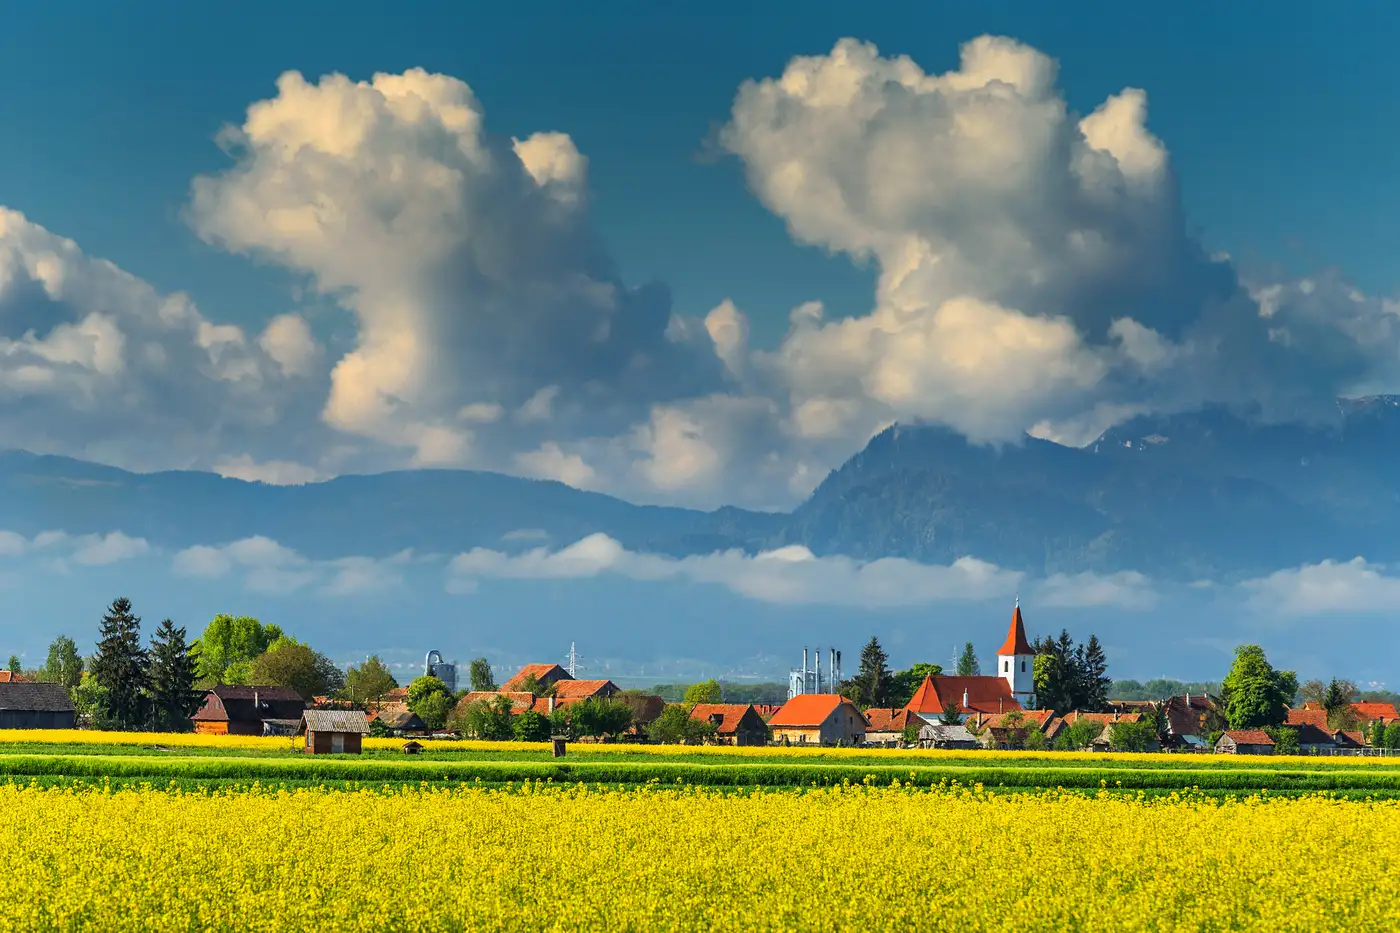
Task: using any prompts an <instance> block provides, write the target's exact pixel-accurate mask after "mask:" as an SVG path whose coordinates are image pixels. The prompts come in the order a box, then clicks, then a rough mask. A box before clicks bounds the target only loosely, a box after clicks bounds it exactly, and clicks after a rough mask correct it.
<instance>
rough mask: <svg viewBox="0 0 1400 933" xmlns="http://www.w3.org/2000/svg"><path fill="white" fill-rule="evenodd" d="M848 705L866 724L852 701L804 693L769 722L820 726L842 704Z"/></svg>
mask: <svg viewBox="0 0 1400 933" xmlns="http://www.w3.org/2000/svg"><path fill="white" fill-rule="evenodd" d="M843 703H845V704H847V705H848V706H850V707H851V709H852V710H853V711H854V712H855V713H856V715H857V716H860V717H861V722H862V723H864V722H865V721H866V720H865V714H864V713H862V712H861V711H860V709H859V708H858V707H857V706H856V705H855V704H854V703H852V702H851V701H850V700H848V699H846V698H845V697H843V696H840V695H838V694H835V693H804V694H802V695H801V696H795V697H793V698H792V699H791V700H788V701H787V702H786V703H784V704H783V707H782V709H780V710H778V711H777V712H776V713H774V714H773V718H772V719H770V720H768V725H770V726H798V727H801V726H819V725H821V724H822V723H824V722H826V719H827V717H828V716H830V715H831V714H832V713H833V712H835V711H836V708H837V707H838V706H840V705H841V704H843Z"/></svg>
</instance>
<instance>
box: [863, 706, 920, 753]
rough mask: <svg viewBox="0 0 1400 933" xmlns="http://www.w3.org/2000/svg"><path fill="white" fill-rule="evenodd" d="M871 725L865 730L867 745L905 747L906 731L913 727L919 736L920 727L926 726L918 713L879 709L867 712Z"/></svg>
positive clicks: (866, 716) (866, 715)
mask: <svg viewBox="0 0 1400 933" xmlns="http://www.w3.org/2000/svg"><path fill="white" fill-rule="evenodd" d="M865 718H866V720H867V721H869V723H870V725H869V726H868V727H866V730H865V744H867V745H903V744H904V730H906V729H908V728H909V727H911V726H912V727H913V728H914V731H915V733H916V734H917V732H918V730H919V727H920V726H924V725H926V723H925V722H924V720H923V718H922V717H920V716H919V714H918V713H916V712H914V711H912V710H908V709H877V708H874V707H872V708H871V709H868V710H866V711H865Z"/></svg>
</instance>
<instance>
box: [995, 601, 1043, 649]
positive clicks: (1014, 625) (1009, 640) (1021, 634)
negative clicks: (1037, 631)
mask: <svg viewBox="0 0 1400 933" xmlns="http://www.w3.org/2000/svg"><path fill="white" fill-rule="evenodd" d="M1018 654H1035V651H1034V650H1033V649H1032V648H1031V643H1030V642H1029V641H1027V640H1026V623H1025V622H1024V621H1023V620H1022V619H1021V597H1019V596H1017V597H1016V610H1015V611H1014V612H1012V613H1011V630H1010V631H1009V632H1007V633H1006V641H1004V642H1002V645H1001V647H1000V648H998V649H997V655H998V656H1005V655H1012V656H1015V655H1018Z"/></svg>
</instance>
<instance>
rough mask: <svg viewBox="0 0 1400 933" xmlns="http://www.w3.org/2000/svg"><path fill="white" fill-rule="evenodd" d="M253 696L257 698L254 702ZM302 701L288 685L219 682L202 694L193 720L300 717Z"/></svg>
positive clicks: (212, 720) (250, 720) (260, 719)
mask: <svg viewBox="0 0 1400 933" xmlns="http://www.w3.org/2000/svg"><path fill="white" fill-rule="evenodd" d="M255 697H256V699H257V702H256V703H255V702H254V698H255ZM305 708H306V702H305V701H304V700H302V698H301V694H299V693H297V692H296V691H295V690H293V689H292V688H291V687H273V686H269V685H265V684H264V685H256V686H251V687H245V686H242V685H241V684H219V685H218V686H217V687H214V688H213V689H211V690H209V691H207V692H206V693H205V694H204V705H203V706H201V707H200V708H199V712H197V713H195V714H194V715H193V716H192V717H190V718H191V719H193V720H194V721H195V722H261V721H263V720H265V719H294V720H297V721H298V722H300V721H301V711H302V710H303V709H305Z"/></svg>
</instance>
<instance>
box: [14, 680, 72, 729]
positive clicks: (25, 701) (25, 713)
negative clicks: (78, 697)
mask: <svg viewBox="0 0 1400 933" xmlns="http://www.w3.org/2000/svg"><path fill="white" fill-rule="evenodd" d="M77 719H78V714H77V711H76V710H75V709H74V708H73V701H72V700H71V699H69V697H68V690H67V688H65V687H64V686H63V684H35V683H28V682H16V681H8V682H5V683H0V729H72V728H74V727H75V726H76V725H77Z"/></svg>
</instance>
